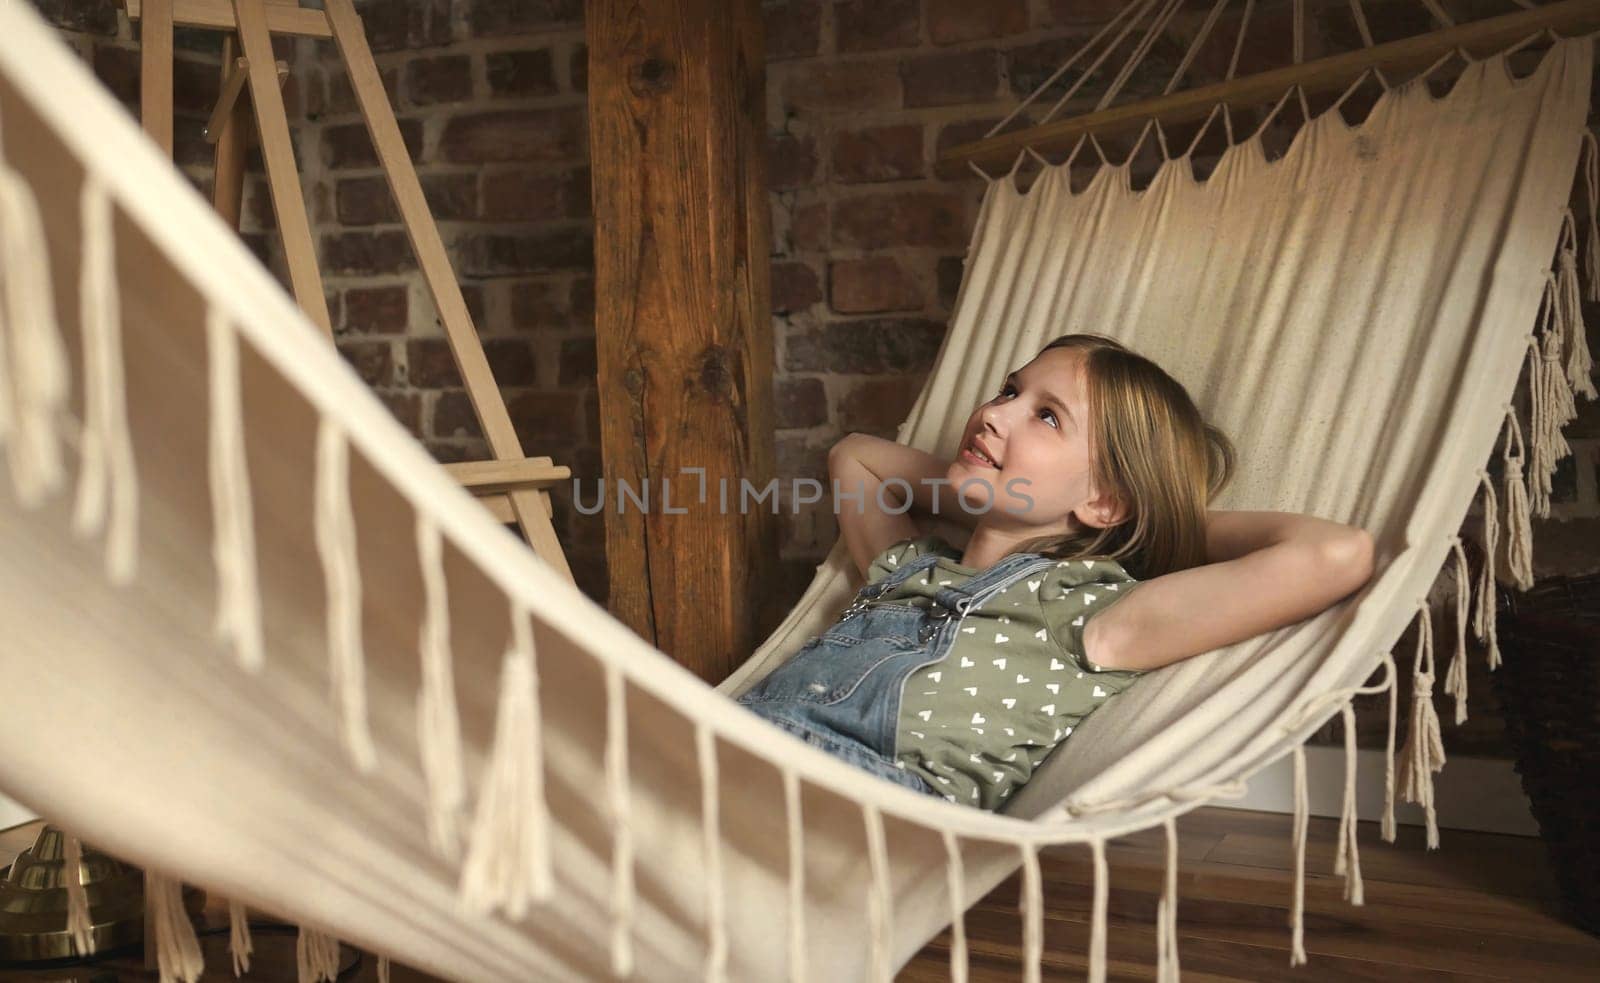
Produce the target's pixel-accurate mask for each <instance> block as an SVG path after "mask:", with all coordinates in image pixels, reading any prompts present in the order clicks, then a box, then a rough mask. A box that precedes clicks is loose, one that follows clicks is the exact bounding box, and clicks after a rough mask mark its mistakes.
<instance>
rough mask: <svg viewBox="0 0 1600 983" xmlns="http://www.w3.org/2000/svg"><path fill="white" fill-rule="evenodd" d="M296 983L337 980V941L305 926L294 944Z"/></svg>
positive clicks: (319, 982) (301, 928)
mask: <svg viewBox="0 0 1600 983" xmlns="http://www.w3.org/2000/svg"><path fill="white" fill-rule="evenodd" d="M294 964H295V972H296V974H297V979H298V983H323V981H324V980H326V981H328V983H333V981H335V980H337V979H338V978H339V940H338V939H336V938H334V937H333V936H331V935H327V934H325V933H323V932H319V931H317V930H316V929H314V928H309V927H307V926H305V925H301V926H300V934H299V936H298V937H297V938H296V939H295V943H294Z"/></svg>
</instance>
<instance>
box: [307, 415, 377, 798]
mask: <svg viewBox="0 0 1600 983" xmlns="http://www.w3.org/2000/svg"><path fill="white" fill-rule="evenodd" d="M316 493H317V499H316V501H317V504H316V515H315V517H314V519H315V526H316V537H317V552H318V553H319V554H320V555H321V557H322V573H323V577H324V579H325V580H326V582H327V590H328V650H329V663H330V668H331V670H332V680H333V698H334V703H335V705H336V706H337V707H338V708H339V719H340V733H341V737H342V739H343V742H344V748H345V752H346V753H347V754H349V756H350V760H352V761H354V762H355V765H356V767H357V768H359V769H360V770H361V771H364V772H365V771H371V770H372V768H373V767H374V766H375V765H376V764H377V752H376V751H375V750H374V749H373V746H372V734H371V732H370V731H369V730H368V729H367V684H366V670H365V668H364V667H363V665H362V649H361V568H360V565H359V563H358V561H357V558H356V521H355V516H354V514H352V512H351V510H350V448H349V445H348V444H347V443H346V442H345V437H344V434H343V433H341V432H340V431H339V428H338V426H337V425H336V424H335V423H334V422H333V421H332V420H330V419H329V418H328V417H326V416H324V417H323V418H322V421H321V423H320V425H319V426H318V428H317V489H316Z"/></svg>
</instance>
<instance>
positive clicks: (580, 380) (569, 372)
mask: <svg viewBox="0 0 1600 983" xmlns="http://www.w3.org/2000/svg"><path fill="white" fill-rule="evenodd" d="M599 371H600V370H599V364H598V362H597V361H596V355H595V340H594V339H593V338H566V339H563V340H562V342H561V372H560V375H559V376H558V377H557V378H556V385H558V386H577V385H583V384H586V383H590V382H594V381H595V376H596V374H597V373H598V372H599Z"/></svg>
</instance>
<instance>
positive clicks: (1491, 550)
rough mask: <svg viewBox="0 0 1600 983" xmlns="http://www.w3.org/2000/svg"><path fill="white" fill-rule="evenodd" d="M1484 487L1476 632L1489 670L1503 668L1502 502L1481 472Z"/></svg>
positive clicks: (1474, 623)
mask: <svg viewBox="0 0 1600 983" xmlns="http://www.w3.org/2000/svg"><path fill="white" fill-rule="evenodd" d="M1478 477H1479V478H1480V479H1481V480H1482V483H1483V556H1484V558H1483V570H1482V571H1481V572H1480V573H1479V576H1478V606H1477V610H1476V611H1475V612H1474V615H1473V621H1472V629H1473V632H1474V633H1475V634H1476V635H1477V636H1478V641H1480V642H1483V643H1485V647H1486V648H1487V650H1488V653H1489V669H1490V670H1491V671H1493V670H1495V669H1498V668H1499V667H1500V639H1499V637H1498V635H1497V633H1496V631H1495V591H1496V588H1497V586H1498V584H1499V581H1498V580H1497V579H1496V578H1495V574H1494V568H1495V554H1496V552H1497V550H1498V549H1499V546H1500V521H1499V515H1498V513H1499V511H1500V502H1499V500H1498V499H1497V498H1496V496H1495V493H1494V483H1493V482H1492V481H1490V480H1489V472H1488V471H1479V472H1478Z"/></svg>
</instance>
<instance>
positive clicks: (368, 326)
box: [344, 285, 410, 334]
mask: <svg viewBox="0 0 1600 983" xmlns="http://www.w3.org/2000/svg"><path fill="white" fill-rule="evenodd" d="M408 294H409V292H408V291H407V290H406V288H405V287H403V286H398V285H397V286H390V287H351V288H350V289H348V290H346V291H345V292H344V329H345V330H346V331H354V332H358V333H360V334H404V333H405V330H406V325H407V323H408V322H409V320H410V300H409V297H408Z"/></svg>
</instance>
